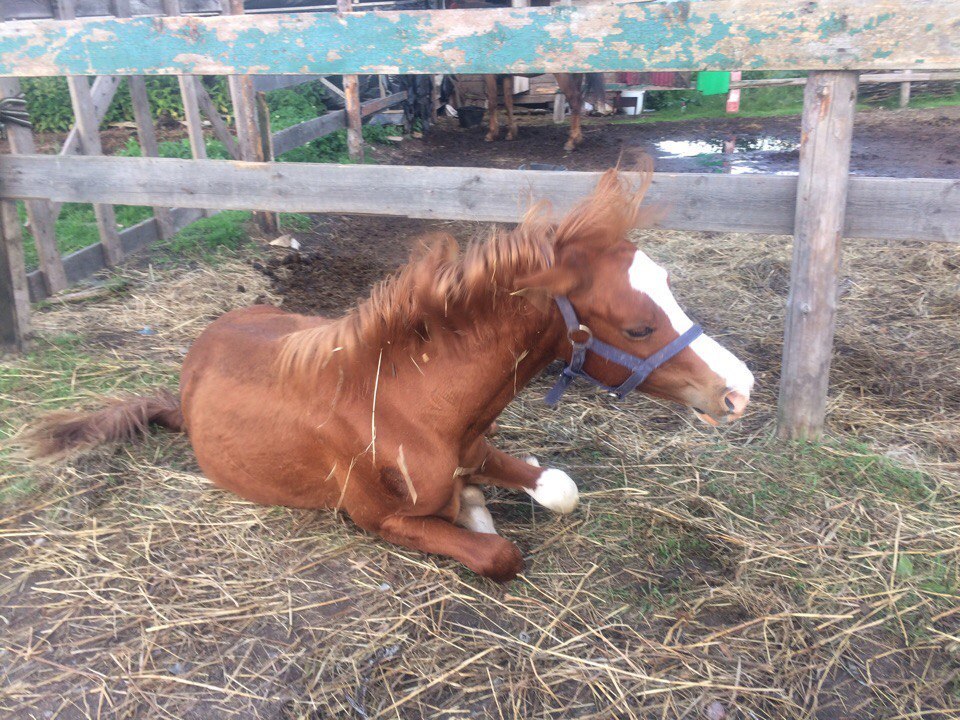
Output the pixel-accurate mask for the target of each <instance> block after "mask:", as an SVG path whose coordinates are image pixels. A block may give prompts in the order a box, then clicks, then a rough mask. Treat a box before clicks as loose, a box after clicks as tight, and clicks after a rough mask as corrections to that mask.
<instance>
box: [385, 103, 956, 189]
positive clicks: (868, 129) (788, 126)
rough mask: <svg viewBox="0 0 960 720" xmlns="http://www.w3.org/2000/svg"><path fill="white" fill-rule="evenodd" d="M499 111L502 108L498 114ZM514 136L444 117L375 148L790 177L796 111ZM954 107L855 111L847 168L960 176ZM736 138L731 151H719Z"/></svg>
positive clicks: (423, 160) (531, 126) (606, 123)
mask: <svg viewBox="0 0 960 720" xmlns="http://www.w3.org/2000/svg"><path fill="white" fill-rule="evenodd" d="M501 115H502V113H501ZM519 122H520V134H519V138H518V139H517V140H514V141H511V142H507V141H505V140H501V141H498V142H495V143H485V142H483V136H484V135H485V134H486V128H484V127H480V128H472V129H469V130H464V129H461V128H460V127H459V126H458V125H457V123H456V121H455V120H444V121H441V123H439V124H438V125H437V126H435V127H434V128H432V129H431V131H430V132H429V133H428V134H427V135H426V136H425V137H424V138H423V139H422V140H409V141H404V142H403V144H402V146H400V147H393V148H380V147H378V148H374V149H373V151H372V154H373V156H374V157H376V158H377V160H378V162H382V163H386V162H390V163H394V164H398V165H432V166H442V165H447V166H463V167H496V168H506V169H510V168H513V169H516V168H517V167H519V166H520V165H522V164H525V163H527V164H528V163H547V164H554V165H562V166H564V167H566V168H567V169H568V170H603V169H606V168H608V167H611V166H613V165H615V164H616V163H617V161H618V159H619V158H620V157H621V154H622V153H628V154H629V153H633V152H636V151H642V152H645V153H647V154H648V155H650V156H651V157H653V158H654V159H655V165H656V170H657V171H659V172H723V171H725V168H724V162H727V163H729V171H730V172H733V173H738V172H765V173H795V172H796V170H797V163H798V160H799V153H798V151H797V147H798V145H799V142H800V119H799V117H796V116H792V117H770V118H749V117H736V116H731V117H727V118H708V119H700V120H691V121H682V122H648V121H644V122H642V123H635V122H624V121H623V120H614V121H611V120H610V119H605V118H588V119H587V120H586V121H585V122H584V127H583V135H584V142H583V144H582V145H581V146H580V147H579V148H578V149H577V150H576V151H574V152H571V153H568V152H564V150H563V144H564V142H565V141H566V135H567V125H566V124H564V125H556V124H554V123H553V121H552V119H551V118H549V117H547V116H544V115H527V116H521V117H520V119H519ZM958 127H960V107H949V108H934V109H920V110H909V109H908V110H895V111H894V110H869V111H863V112H859V113H857V116H856V122H855V125H854V137H853V153H852V157H851V159H850V170H851V172H852V173H854V174H857V175H878V176H888V177H930V178H958V177H960V165H958V164H957V163H958V161H960V134H958V133H957V128H958ZM730 139H733V141H734V143H735V145H736V148H737V149H736V152H735V153H733V154H732V155H724V154H723V145H724V142H725V141H727V140H730Z"/></svg>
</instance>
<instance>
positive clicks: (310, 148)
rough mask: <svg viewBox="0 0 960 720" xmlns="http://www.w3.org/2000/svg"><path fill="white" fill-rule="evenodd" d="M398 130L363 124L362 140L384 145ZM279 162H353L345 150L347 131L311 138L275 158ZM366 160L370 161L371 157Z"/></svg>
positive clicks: (342, 163) (393, 127)
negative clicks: (304, 143)
mask: <svg viewBox="0 0 960 720" xmlns="http://www.w3.org/2000/svg"><path fill="white" fill-rule="evenodd" d="M399 132H401V131H400V130H398V128H397V127H396V126H393V125H364V127H363V140H364V142H366V143H369V144H372V145H384V144H386V143H388V142H390V141H389V140H387V138H388V137H389V136H391V135H397V134H398V133H399ZM277 160H279V161H281V162H307V163H338V164H341V165H346V164H349V163H351V162H353V161H352V160H351V159H350V154H349V153H348V152H347V131H346V130H337V131H336V132H332V133H330V134H329V135H324V136H323V137H322V138H317V139H316V140H311V141H310V142H309V143H307V144H306V145H303V146H301V147H298V148H294V149H293V150H290V151H288V152H285V153H284V154H283V155H281V156H280V157H278V158H277ZM366 162H368V163H372V162H373V160H372V159H371V158H369V157H368V158H367V159H366Z"/></svg>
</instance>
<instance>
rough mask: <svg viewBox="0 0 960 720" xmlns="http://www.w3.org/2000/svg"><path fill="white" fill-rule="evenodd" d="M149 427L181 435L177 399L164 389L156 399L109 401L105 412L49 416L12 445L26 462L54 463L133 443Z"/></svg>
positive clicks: (180, 413) (145, 397) (149, 396)
mask: <svg viewBox="0 0 960 720" xmlns="http://www.w3.org/2000/svg"><path fill="white" fill-rule="evenodd" d="M151 423H152V424H154V425H160V426H162V427H165V428H168V429H170V430H174V431H177V432H182V431H183V430H184V423H183V413H182V412H181V410H180V398H178V397H177V396H176V395H174V394H173V393H172V392H170V391H169V390H165V389H163V390H160V391H158V392H157V393H156V394H155V395H147V396H140V397H132V398H126V399H119V400H112V401H111V402H110V405H108V406H107V407H105V408H104V409H102V410H96V411H93V412H88V413H78V412H71V411H60V412H54V413H50V414H49V415H47V416H46V417H44V418H43V419H41V420H40V421H39V422H38V423H37V424H36V425H34V426H33V427H31V428H29V429H27V430H26V431H25V432H23V433H21V434H20V435H19V436H18V437H17V438H16V439H15V440H14V443H15V444H16V445H17V446H19V448H20V450H21V454H22V455H23V456H24V457H25V458H27V459H30V460H34V461H38V462H55V461H57V460H62V459H63V458H66V457H69V456H71V455H76V454H79V453H83V452H87V451H88V450H92V449H93V448H95V447H97V446H98V445H103V444H104V443H112V442H125V441H130V440H134V439H136V438H137V437H139V436H141V435H143V434H145V433H146V432H147V426H148V425H150V424H151Z"/></svg>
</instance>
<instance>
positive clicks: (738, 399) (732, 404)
mask: <svg viewBox="0 0 960 720" xmlns="http://www.w3.org/2000/svg"><path fill="white" fill-rule="evenodd" d="M749 402H750V398H749V397H748V396H747V395H744V394H743V393H738V392H737V391H736V390H732V391H730V392H728V393H727V394H726V395H724V396H723V404H724V405H726V406H727V410H728V411H729V412H730V414H731V415H740V414H741V413H743V411H744V410H745V409H746V408H747V404H748V403H749Z"/></svg>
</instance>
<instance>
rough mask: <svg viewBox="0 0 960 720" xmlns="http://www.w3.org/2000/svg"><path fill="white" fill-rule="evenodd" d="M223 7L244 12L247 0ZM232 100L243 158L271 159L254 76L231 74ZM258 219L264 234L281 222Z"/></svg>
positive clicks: (224, 2)
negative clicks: (266, 150) (259, 116)
mask: <svg viewBox="0 0 960 720" xmlns="http://www.w3.org/2000/svg"><path fill="white" fill-rule="evenodd" d="M220 9H221V12H223V14H224V15H226V16H241V15H243V14H244V13H243V0H220ZM227 82H228V83H229V85H230V101H231V102H232V103H233V123H234V126H235V127H236V129H237V145H238V146H239V148H240V159H241V160H246V161H248V162H263V161H264V160H266V159H267V157H266V154H265V148H264V146H263V135H262V133H261V132H260V126H259V123H258V122H257V99H256V94H255V92H254V89H253V77H252V76H251V75H246V74H244V75H230V76H229V77H228V78H227ZM254 221H255V222H256V223H257V225H259V227H260V230H261V231H262V232H264V233H267V234H269V233H271V232H273V231H274V230H275V229H276V227H277V226H278V223H277V222H276V220H275V219H271V218H269V217H267V216H266V214H264V213H262V212H257V213H255V214H254Z"/></svg>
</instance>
